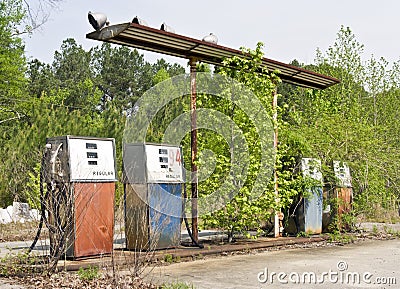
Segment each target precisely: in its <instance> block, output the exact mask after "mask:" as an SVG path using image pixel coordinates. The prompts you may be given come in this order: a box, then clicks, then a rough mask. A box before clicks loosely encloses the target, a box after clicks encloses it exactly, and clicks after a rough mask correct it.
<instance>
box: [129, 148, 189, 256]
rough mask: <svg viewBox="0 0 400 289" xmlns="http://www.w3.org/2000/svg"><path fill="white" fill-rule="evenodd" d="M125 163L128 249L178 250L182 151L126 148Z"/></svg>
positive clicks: (176, 149)
mask: <svg viewBox="0 0 400 289" xmlns="http://www.w3.org/2000/svg"><path fill="white" fill-rule="evenodd" d="M123 161H124V193H125V194H124V196H125V234H126V247H127V249H129V250H141V249H146V250H149V249H150V250H152V249H161V248H169V247H175V246H178V245H179V243H180V236H181V217H182V197H181V194H182V189H183V183H184V178H183V158H182V149H181V148H180V147H177V146H171V145H160V144H142V143H141V144H125V146H124V152H123Z"/></svg>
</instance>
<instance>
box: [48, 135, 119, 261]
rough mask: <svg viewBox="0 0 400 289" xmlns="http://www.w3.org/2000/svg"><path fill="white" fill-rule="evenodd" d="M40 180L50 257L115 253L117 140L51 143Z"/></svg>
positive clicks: (54, 140) (66, 138) (80, 139)
mask: <svg viewBox="0 0 400 289" xmlns="http://www.w3.org/2000/svg"><path fill="white" fill-rule="evenodd" d="M42 174H43V181H44V182H45V183H46V189H45V193H43V194H42V196H41V203H42V218H43V220H44V223H45V224H46V226H47V227H48V229H49V232H50V255H51V257H53V258H55V259H58V258H60V256H63V257H64V256H65V257H66V258H72V259H76V258H80V257H87V256H96V255H101V254H109V253H111V252H112V249H113V239H114V238H113V237H114V194H115V182H116V181H117V170H116V161H115V141H114V139H112V138H93V137H77V136H69V135H67V136H60V137H52V138H48V139H46V149H45V153H44V155H43V161H42Z"/></svg>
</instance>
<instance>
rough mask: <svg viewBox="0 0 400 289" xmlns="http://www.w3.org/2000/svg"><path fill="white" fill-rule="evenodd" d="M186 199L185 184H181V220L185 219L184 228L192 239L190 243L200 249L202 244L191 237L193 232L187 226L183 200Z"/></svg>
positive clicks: (202, 246)
mask: <svg viewBox="0 0 400 289" xmlns="http://www.w3.org/2000/svg"><path fill="white" fill-rule="evenodd" d="M186 199H187V193H186V185H185V184H184V185H183V202H182V216H183V220H184V221H185V226H186V230H187V231H188V234H189V237H190V239H191V240H192V243H193V244H194V245H195V246H196V247H199V248H200V249H203V248H204V245H203V244H200V243H199V242H197V241H196V240H195V239H194V238H193V234H192V231H191V230H190V227H189V222H188V219H187V217H186V213H185V200H186Z"/></svg>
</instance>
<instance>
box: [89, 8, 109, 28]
mask: <svg viewBox="0 0 400 289" xmlns="http://www.w3.org/2000/svg"><path fill="white" fill-rule="evenodd" d="M88 19H89V23H90V24H91V25H92V27H93V28H94V29H95V30H96V31H99V30H101V28H103V27H104V26H105V25H108V24H109V23H108V21H107V16H106V15H105V14H104V13H99V12H95V13H92V12H90V11H89V13H88Z"/></svg>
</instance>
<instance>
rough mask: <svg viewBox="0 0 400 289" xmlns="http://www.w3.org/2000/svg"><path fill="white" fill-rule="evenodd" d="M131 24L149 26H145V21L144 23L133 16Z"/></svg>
mask: <svg viewBox="0 0 400 289" xmlns="http://www.w3.org/2000/svg"><path fill="white" fill-rule="evenodd" d="M132 23H134V24H139V25H143V26H149V24H147V22H146V21H144V20H143V19H141V18H139V17H137V16H135V18H133V19H132Z"/></svg>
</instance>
